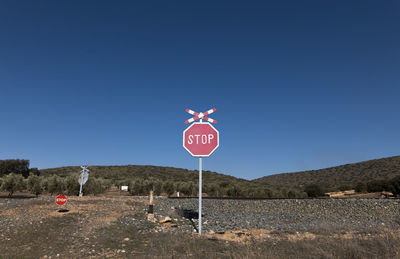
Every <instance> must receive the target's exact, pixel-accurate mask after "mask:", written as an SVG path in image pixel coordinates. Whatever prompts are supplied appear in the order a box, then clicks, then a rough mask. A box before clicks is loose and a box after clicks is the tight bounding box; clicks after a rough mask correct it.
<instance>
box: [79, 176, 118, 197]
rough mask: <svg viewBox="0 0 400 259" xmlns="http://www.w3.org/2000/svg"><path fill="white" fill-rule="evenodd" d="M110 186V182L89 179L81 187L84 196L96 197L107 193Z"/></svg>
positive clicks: (93, 178)
mask: <svg viewBox="0 0 400 259" xmlns="http://www.w3.org/2000/svg"><path fill="white" fill-rule="evenodd" d="M111 184H112V182H111V180H106V179H103V178H95V177H89V179H88V180H87V182H86V183H85V184H84V185H83V188H82V192H83V193H84V194H85V195H88V194H94V195H97V194H100V193H104V192H105V191H107V190H108V189H109V188H110V187H111Z"/></svg>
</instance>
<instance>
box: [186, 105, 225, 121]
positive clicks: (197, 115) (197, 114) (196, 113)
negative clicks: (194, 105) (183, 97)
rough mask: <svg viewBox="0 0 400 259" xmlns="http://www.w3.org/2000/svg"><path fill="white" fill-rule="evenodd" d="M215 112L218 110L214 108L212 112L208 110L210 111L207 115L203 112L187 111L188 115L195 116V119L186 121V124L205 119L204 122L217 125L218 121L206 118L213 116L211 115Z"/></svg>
mask: <svg viewBox="0 0 400 259" xmlns="http://www.w3.org/2000/svg"><path fill="white" fill-rule="evenodd" d="M215 111H217V109H215V108H212V109H211V110H208V111H206V112H205V113H202V112H200V113H198V112H195V111H192V110H190V109H186V112H187V113H190V114H192V115H194V117H193V118H190V119H188V120H186V121H185V124H189V123H192V122H194V121H195V120H198V119H203V120H206V121H208V122H211V123H214V124H217V121H216V120H213V119H211V118H208V117H207V116H206V115H208V114H211V113H213V112H215Z"/></svg>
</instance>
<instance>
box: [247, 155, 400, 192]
mask: <svg viewBox="0 0 400 259" xmlns="http://www.w3.org/2000/svg"><path fill="white" fill-rule="evenodd" d="M398 176H400V156H395V157H389V158H382V159H376V160H370V161H365V162H360V163H354V164H346V165H342V166H336V167H331V168H326V169H321V170H311V171H304V172H297V173H285V174H276V175H270V176H265V177H262V178H259V179H255V180H253V181H254V182H257V183H263V184H265V185H267V186H274V187H280V188H293V189H300V190H304V189H305V188H306V187H307V186H310V185H317V186H320V187H321V188H323V189H324V190H325V191H337V190H345V189H354V188H356V187H357V186H358V187H362V186H366V187H367V186H368V185H369V186H370V187H371V188H370V189H371V190H372V189H374V188H373V185H376V184H377V185H380V186H381V185H382V184H383V183H382V182H387V181H389V180H392V179H394V178H395V177H398ZM366 187H365V191H367V189H366ZM375 189H377V190H379V189H382V187H379V186H378V187H377V188H375Z"/></svg>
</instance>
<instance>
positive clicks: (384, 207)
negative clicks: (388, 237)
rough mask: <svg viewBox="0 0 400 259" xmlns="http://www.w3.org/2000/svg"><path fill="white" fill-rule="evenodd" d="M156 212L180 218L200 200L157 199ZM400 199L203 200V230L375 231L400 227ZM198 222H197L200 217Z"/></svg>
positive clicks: (196, 205)
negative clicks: (184, 211)
mask: <svg viewBox="0 0 400 259" xmlns="http://www.w3.org/2000/svg"><path fill="white" fill-rule="evenodd" d="M155 201H156V204H155V205H154V213H155V215H162V216H172V217H175V218H179V215H178V213H177V210H176V208H181V209H191V210H194V211H196V212H197V211H198V199H167V198H156V200H155ZM399 208H400V200H399V199H277V200H214V199H203V206H202V213H203V225H202V229H203V231H213V232H217V233H218V232H225V231H227V230H238V229H270V230H276V231H288V232H291V231H302V232H304V231H309V232H324V231H329V232H343V231H357V232H375V231H378V230H382V229H391V230H394V229H400V217H399V216H400V210H399ZM194 222H195V223H196V224H197V220H196V219H195V220H194Z"/></svg>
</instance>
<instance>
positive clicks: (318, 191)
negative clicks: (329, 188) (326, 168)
mask: <svg viewBox="0 0 400 259" xmlns="http://www.w3.org/2000/svg"><path fill="white" fill-rule="evenodd" d="M304 192H306V193H307V195H308V197H311V198H315V197H320V196H323V195H324V190H323V189H322V188H321V186H319V185H318V184H310V185H307V186H306V187H305V188H304Z"/></svg>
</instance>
